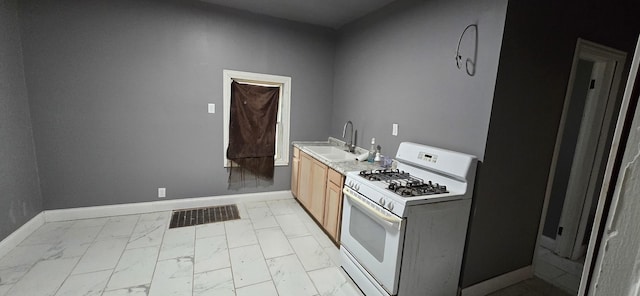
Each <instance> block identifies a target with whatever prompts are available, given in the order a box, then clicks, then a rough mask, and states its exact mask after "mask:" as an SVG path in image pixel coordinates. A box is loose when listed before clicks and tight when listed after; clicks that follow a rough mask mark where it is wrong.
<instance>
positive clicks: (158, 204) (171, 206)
mask: <svg viewBox="0 0 640 296" xmlns="http://www.w3.org/2000/svg"><path fill="white" fill-rule="evenodd" d="M290 198H293V195H291V191H290V190H285V191H272V192H259V193H247V194H233V195H219V196H207V197H194V198H182V199H171V200H159V201H151V202H138V203H128V204H118V205H107V206H95V207H82V208H72V209H60V210H47V211H44V212H43V213H44V221H46V222H56V221H67V220H77V219H90V218H100V217H109V216H121V215H134V214H144V213H153V212H161V211H170V210H178V209H190V208H198V207H207V206H217V205H223V204H228V203H233V202H238V201H242V202H250V201H267V200H276V199H290Z"/></svg>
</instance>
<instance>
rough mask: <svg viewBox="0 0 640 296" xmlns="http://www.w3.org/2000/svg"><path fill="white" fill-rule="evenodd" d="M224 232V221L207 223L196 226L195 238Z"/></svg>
mask: <svg viewBox="0 0 640 296" xmlns="http://www.w3.org/2000/svg"><path fill="white" fill-rule="evenodd" d="M224 234H225V233H224V222H216V223H208V224H201V225H197V226H196V239H201V238H205V237H212V236H219V235H224Z"/></svg>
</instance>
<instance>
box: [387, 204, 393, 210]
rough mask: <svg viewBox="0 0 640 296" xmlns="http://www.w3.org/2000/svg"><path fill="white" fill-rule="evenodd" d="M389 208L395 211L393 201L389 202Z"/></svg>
mask: <svg viewBox="0 0 640 296" xmlns="http://www.w3.org/2000/svg"><path fill="white" fill-rule="evenodd" d="M388 209H389V211H393V203H392V202H390V203H389V204H388Z"/></svg>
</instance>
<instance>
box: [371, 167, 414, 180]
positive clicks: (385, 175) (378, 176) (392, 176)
mask: <svg viewBox="0 0 640 296" xmlns="http://www.w3.org/2000/svg"><path fill="white" fill-rule="evenodd" d="M360 176H361V177H363V178H365V179H367V180H370V181H390V180H397V179H407V178H410V175H409V173H405V172H404V171H400V170H390V169H384V170H373V171H361V172H360Z"/></svg>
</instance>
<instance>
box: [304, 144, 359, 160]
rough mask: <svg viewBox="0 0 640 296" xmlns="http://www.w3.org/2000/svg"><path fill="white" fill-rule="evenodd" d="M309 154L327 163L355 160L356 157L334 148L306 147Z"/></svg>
mask: <svg viewBox="0 0 640 296" xmlns="http://www.w3.org/2000/svg"><path fill="white" fill-rule="evenodd" d="M306 148H307V149H308V150H310V151H311V152H313V153H315V154H316V155H317V156H319V157H320V158H322V159H323V160H325V161H327V162H340V161H348V160H355V159H356V155H355V154H353V153H350V152H347V151H344V150H342V149H341V148H339V147H336V146H307V147H306Z"/></svg>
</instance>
